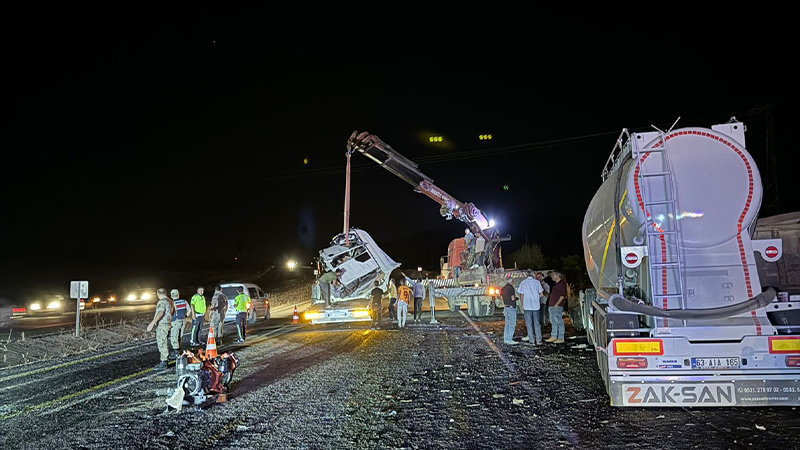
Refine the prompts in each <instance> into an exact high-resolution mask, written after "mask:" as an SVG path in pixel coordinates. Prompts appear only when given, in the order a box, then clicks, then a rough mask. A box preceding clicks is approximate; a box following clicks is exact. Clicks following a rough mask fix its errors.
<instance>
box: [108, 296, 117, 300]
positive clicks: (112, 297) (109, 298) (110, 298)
mask: <svg viewBox="0 0 800 450" xmlns="http://www.w3.org/2000/svg"><path fill="white" fill-rule="evenodd" d="M108 301H110V302H115V301H117V299H116V298H114V296H113V295H112V296H111V297H108Z"/></svg>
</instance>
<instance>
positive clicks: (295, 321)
mask: <svg viewBox="0 0 800 450" xmlns="http://www.w3.org/2000/svg"><path fill="white" fill-rule="evenodd" d="M298 323H300V316H298V315H297V305H294V315H293V316H292V325H297V324H298Z"/></svg>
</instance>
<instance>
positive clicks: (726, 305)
mask: <svg viewBox="0 0 800 450" xmlns="http://www.w3.org/2000/svg"><path fill="white" fill-rule="evenodd" d="M654 128H655V127H654ZM744 138H745V127H744V124H742V123H740V122H738V121H737V120H735V118H732V119H731V121H729V122H728V123H725V124H721V125H714V126H712V127H711V128H710V129H707V128H682V129H677V130H672V129H670V130H669V131H666V132H663V131H660V130H658V129H656V130H655V131H652V132H643V133H633V134H630V133H628V131H627V130H625V129H623V131H622V133H621V134H620V136H619V138H618V139H617V142H616V144H615V146H614V148H613V149H612V151H611V155H609V158H608V160H607V162H606V167H605V169H604V171H603V175H602V178H603V184H602V185H601V187H600V188H599V190H598V191H597V193H596V194H595V196H594V198H593V199H592V201H591V203H590V205H589V207H588V209H587V212H586V216H585V218H584V224H583V245H584V256H585V260H586V267H587V271H588V273H589V276H590V279H591V281H592V284H593V285H594V288H595V289H591V290H587V291H586V292H585V295H584V296H583V298H582V303H581V308H582V313H583V318H584V323H585V324H586V332H587V337H588V340H589V341H590V343H591V344H593V345H594V346H595V349H596V356H597V364H598V367H599V369H600V374H601V376H602V378H603V381H604V383H605V388H606V391H607V393H608V395H609V397H610V400H611V404H612V405H614V406H633V407H665V406H666V407H686V406H692V407H703V406H707V407H715V406H776V405H792V406H796V405H800V302H798V301H791V300H789V299H791V298H796V297H794V296H789V297H781V298H778V297H777V296H776V292H775V290H774V289H773V288H772V287H768V286H762V284H761V283H760V280H759V275H758V271H757V269H756V262H757V259H756V258H759V259H763V260H764V261H767V262H775V261H777V260H779V259H780V258H781V255H782V242H781V240H780V239H762V240H754V239H751V237H752V235H753V231H754V228H755V222H756V218H757V216H758V210H759V206H760V202H761V195H762V187H761V180H760V176H759V173H758V170H757V168H756V165H755V163H754V161H753V159H752V157H751V156H750V154H749V153H747V151H746V150H745V147H744V142H745V139H744ZM756 254H758V255H756ZM780 300H784V301H780Z"/></svg>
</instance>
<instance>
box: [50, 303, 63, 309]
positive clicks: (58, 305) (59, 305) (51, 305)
mask: <svg viewBox="0 0 800 450" xmlns="http://www.w3.org/2000/svg"><path fill="white" fill-rule="evenodd" d="M58 308H61V303H60V302H50V303H48V304H47V309H58Z"/></svg>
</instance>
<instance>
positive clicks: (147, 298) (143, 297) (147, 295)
mask: <svg viewBox="0 0 800 450" xmlns="http://www.w3.org/2000/svg"><path fill="white" fill-rule="evenodd" d="M142 300H150V294H142Z"/></svg>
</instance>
